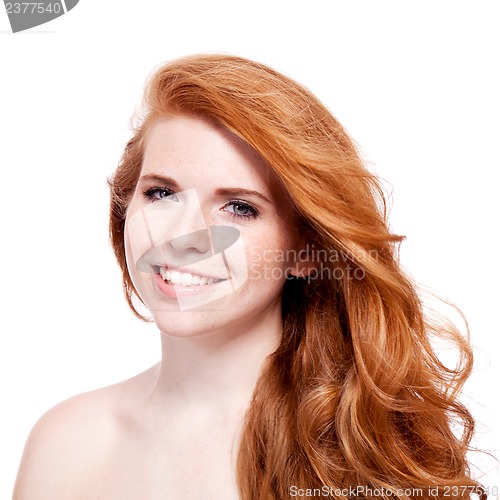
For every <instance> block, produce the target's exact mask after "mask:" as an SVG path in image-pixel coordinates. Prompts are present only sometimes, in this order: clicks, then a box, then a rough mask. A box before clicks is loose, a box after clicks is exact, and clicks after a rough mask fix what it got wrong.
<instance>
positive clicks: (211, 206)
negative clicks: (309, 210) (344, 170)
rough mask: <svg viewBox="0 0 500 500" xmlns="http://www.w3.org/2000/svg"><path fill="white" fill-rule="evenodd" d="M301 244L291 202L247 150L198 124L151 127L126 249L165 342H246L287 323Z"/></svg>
mask: <svg viewBox="0 0 500 500" xmlns="http://www.w3.org/2000/svg"><path fill="white" fill-rule="evenodd" d="M296 243H297V238H296V237H295V231H294V228H293V216H292V208H291V205H290V202H289V201H288V200H287V197H286V196H285V193H284V192H283V190H282V189H281V188H280V187H279V186H278V183H277V182H276V180H275V179H273V177H272V175H271V172H270V170H269V168H268V167H267V166H266V165H265V163H264V161H263V160H262V159H261V158H260V157H259V156H258V155H257V154H256V153H255V152H254V151H253V150H252V149H251V148H250V147H249V146H247V145H245V144H244V143H243V142H242V141H240V140H239V139H237V138H236V137H235V136H234V135H233V134H231V133H230V132H228V131H227V130H225V129H223V128H222V127H219V126H217V125H213V124H211V123H209V122H208V121H205V120H203V119H201V118H198V117H193V116H188V115H169V116H166V117H162V118H159V119H157V120H156V121H155V122H154V123H153V124H152V125H151V127H150V129H149V133H148V136H147V141H146V147H145V152H144V160H143V165H142V170H141V175H140V179H139V182H138V184H137V187H136V190H135V192H134V195H133V197H132V200H131V202H130V205H129V207H128V210H127V218H126V225H125V246H126V257H127V266H128V269H129V273H130V276H131V278H132V282H133V283H134V286H135V288H136V290H137V292H138V293H139V295H140V297H141V299H142V300H143V301H144V303H145V304H146V306H147V307H148V309H149V310H150V311H151V313H152V315H153V318H154V320H155V322H156V324H157V325H158V327H159V329H160V330H161V331H162V332H163V333H165V334H167V335H171V336H177V337H189V336H191V337H194V336H200V335H207V334H211V333H215V332H217V331H222V330H224V331H230V332H241V331H244V329H245V328H253V327H255V326H256V325H258V324H260V323H262V322H264V321H266V322H268V321H269V319H270V318H271V317H272V318H274V319H276V318H277V317H281V316H280V315H281V292H282V288H283V285H284V283H285V280H286V275H287V272H288V271H289V270H290V269H289V266H290V265H291V264H290V261H293V255H294V251H295V249H296ZM276 315H278V316H276Z"/></svg>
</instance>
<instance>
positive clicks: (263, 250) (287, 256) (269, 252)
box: [247, 233, 294, 286]
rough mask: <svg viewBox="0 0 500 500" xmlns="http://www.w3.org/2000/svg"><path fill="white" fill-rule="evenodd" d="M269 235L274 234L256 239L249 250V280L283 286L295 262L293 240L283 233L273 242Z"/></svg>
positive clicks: (278, 234) (277, 235)
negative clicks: (292, 263) (292, 262)
mask: <svg viewBox="0 0 500 500" xmlns="http://www.w3.org/2000/svg"><path fill="white" fill-rule="evenodd" d="M267 234H272V233H266V234H265V235H262V236H261V237H259V238H256V239H254V240H253V241H252V242H251V244H250V245H249V247H248V248H247V260H248V270H249V279H250V280H259V281H261V280H264V281H266V282H267V283H270V282H271V283H275V284H276V286H283V284H284V282H285V280H286V277H287V275H288V273H289V271H290V262H291V261H293V255H294V250H293V248H292V240H291V238H288V237H287V235H284V234H282V233H277V234H276V233H275V235H276V236H275V238H273V239H272V240H271V239H270V238H269V237H268V236H267Z"/></svg>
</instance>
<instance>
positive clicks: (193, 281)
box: [160, 267, 219, 286]
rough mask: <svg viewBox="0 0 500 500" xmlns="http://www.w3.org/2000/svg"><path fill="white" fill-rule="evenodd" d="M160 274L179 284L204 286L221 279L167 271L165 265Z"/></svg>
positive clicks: (165, 278) (174, 283)
mask: <svg viewBox="0 0 500 500" xmlns="http://www.w3.org/2000/svg"><path fill="white" fill-rule="evenodd" d="M160 276H161V277H162V279H163V280H165V281H168V282H169V283H170V284H172V285H179V286H192V285H198V286H203V285H210V284H212V283H215V282H217V281H219V280H218V279H217V278H207V277H206V276H199V275H198V274H191V273H181V272H179V271H167V270H166V269H165V268H164V267H160Z"/></svg>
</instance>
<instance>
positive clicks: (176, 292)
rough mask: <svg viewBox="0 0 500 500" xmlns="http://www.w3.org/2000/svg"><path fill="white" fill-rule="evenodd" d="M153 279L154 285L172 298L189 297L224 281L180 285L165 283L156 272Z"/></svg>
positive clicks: (211, 288) (206, 290)
mask: <svg viewBox="0 0 500 500" xmlns="http://www.w3.org/2000/svg"><path fill="white" fill-rule="evenodd" d="M154 281H155V283H156V286H157V287H158V288H159V289H160V291H161V292H162V293H163V294H164V295H166V296H167V297H171V298H173V299H175V298H177V297H189V296H192V295H193V294H195V293H203V292H209V291H210V290H213V289H214V288H215V287H216V286H217V285H218V284H219V283H224V281H227V280H222V281H217V282H216V283H210V285H191V286H182V285H172V284H170V283H167V282H166V281H165V280H164V279H163V278H162V277H161V276H160V274H158V273H155V274H154Z"/></svg>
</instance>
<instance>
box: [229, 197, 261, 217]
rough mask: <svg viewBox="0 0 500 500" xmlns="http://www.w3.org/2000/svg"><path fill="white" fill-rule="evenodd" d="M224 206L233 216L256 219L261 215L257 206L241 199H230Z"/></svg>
mask: <svg viewBox="0 0 500 500" xmlns="http://www.w3.org/2000/svg"><path fill="white" fill-rule="evenodd" d="M222 208H223V210H225V211H226V212H228V213H229V214H230V215H231V216H232V217H237V218H240V219H255V218H257V217H258V216H259V211H258V210H257V209H256V208H255V207H253V206H252V205H250V204H248V203H246V202H244V201H240V200H233V201H230V202H228V203H226V204H225V205H224V206H223V207H222Z"/></svg>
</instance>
